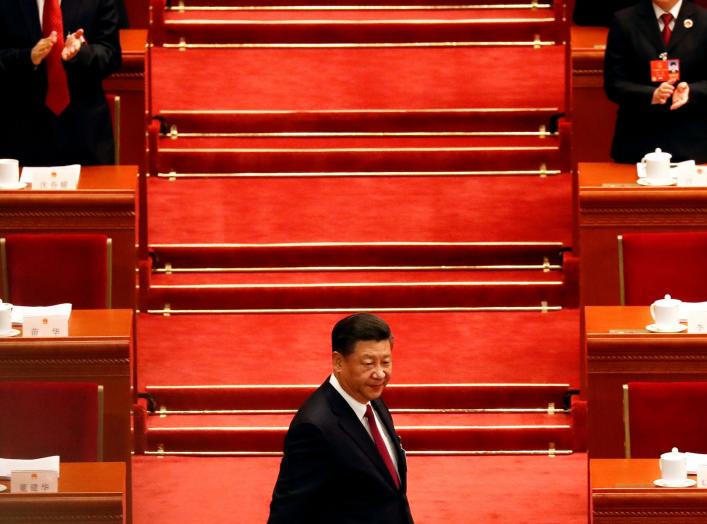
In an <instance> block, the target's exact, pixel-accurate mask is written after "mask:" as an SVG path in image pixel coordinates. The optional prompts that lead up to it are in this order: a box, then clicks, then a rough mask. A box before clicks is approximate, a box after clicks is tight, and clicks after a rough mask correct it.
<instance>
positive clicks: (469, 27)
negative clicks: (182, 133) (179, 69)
mask: <svg viewBox="0 0 707 524" xmlns="http://www.w3.org/2000/svg"><path fill="white" fill-rule="evenodd" d="M154 17H155V20H156V23H155V24H154V25H153V35H154V41H155V44H157V45H169V44H172V45H174V44H181V45H193V44H267V43H288V44H296V43H313V44H317V43H380V42H385V43H404V42H479V43H480V42H484V43H491V42H492V43H495V44H497V45H506V46H510V45H523V44H525V45H532V44H533V43H539V42H552V43H555V42H557V41H560V40H561V38H562V33H563V24H562V23H561V22H558V20H557V19H555V17H554V12H553V9H552V8H549V7H546V8H539V9H533V10H530V9H520V8H517V9H475V8H474V7H473V6H468V7H467V8H466V9H446V10H445V9H427V10H425V9H397V10H392V9H378V10H374V9H365V10H346V11H344V10H333V9H327V10H316V9H306V10H299V11H298V10H293V9H280V10H277V9H268V10H256V9H240V10H238V9H230V10H224V9H219V10H215V9H213V8H212V9H199V10H197V9H190V10H188V11H185V10H181V9H179V8H171V9H169V8H168V9H167V10H166V11H165V12H163V13H160V12H159V7H158V8H156V10H155V14H154Z"/></svg>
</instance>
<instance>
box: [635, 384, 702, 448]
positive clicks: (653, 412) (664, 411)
mask: <svg viewBox="0 0 707 524" xmlns="http://www.w3.org/2000/svg"><path fill="white" fill-rule="evenodd" d="M706 432H707V382H630V383H628V384H624V446H625V454H626V458H657V457H658V456H660V454H661V453H665V452H666V451H670V450H671V449H672V448H673V447H677V448H678V449H679V450H680V451H691V452H694V453H707V439H705V434H707V433H706Z"/></svg>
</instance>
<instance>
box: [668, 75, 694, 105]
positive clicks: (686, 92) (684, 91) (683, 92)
mask: <svg viewBox="0 0 707 524" xmlns="http://www.w3.org/2000/svg"><path fill="white" fill-rule="evenodd" d="M689 99H690V86H689V84H688V83H687V82H680V83H679V84H678V86H677V87H676V88H675V91H674V92H673V103H672V105H671V106H670V110H671V111H672V110H673V109H677V108H678V107H682V106H684V105H685V104H687V101H688V100H689Z"/></svg>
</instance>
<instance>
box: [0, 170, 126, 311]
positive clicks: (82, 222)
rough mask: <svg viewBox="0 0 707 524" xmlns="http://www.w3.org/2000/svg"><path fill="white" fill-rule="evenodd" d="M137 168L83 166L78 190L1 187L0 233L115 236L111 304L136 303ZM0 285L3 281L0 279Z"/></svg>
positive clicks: (118, 306)
mask: <svg viewBox="0 0 707 524" xmlns="http://www.w3.org/2000/svg"><path fill="white" fill-rule="evenodd" d="M137 182H138V180H137V168H136V167H135V166H86V167H83V168H82V169H81V177H80V179H79V187H78V189H77V190H76V191H32V190H28V189H25V190H20V191H0V235H6V234H9V233H101V234H105V235H108V236H109V237H111V238H112V239H113V290H112V291H113V307H115V308H133V307H134V305H135V267H136V252H135V242H136V209H137V207H136V206H137ZM0 291H1V292H3V294H4V289H2V282H0Z"/></svg>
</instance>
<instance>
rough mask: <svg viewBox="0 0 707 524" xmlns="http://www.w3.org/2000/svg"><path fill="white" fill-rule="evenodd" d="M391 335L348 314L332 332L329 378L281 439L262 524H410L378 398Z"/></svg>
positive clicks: (395, 440)
mask: <svg viewBox="0 0 707 524" xmlns="http://www.w3.org/2000/svg"><path fill="white" fill-rule="evenodd" d="M392 345H393V337H392V335H391V332H390V328H389V327H388V325H387V324H386V323H385V321H384V320H383V319H381V318H379V317H377V316H375V315H370V314H356V315H351V316H349V317H346V318H344V319H342V320H340V321H339V322H338V323H337V324H336V326H334V329H333V331H332V350H333V352H332V364H333V373H332V375H331V376H330V377H329V378H328V379H327V380H326V381H325V382H324V384H322V385H321V386H320V387H319V388H318V389H317V390H316V391H315V392H314V393H313V394H312V396H310V397H309V399H307V401H306V402H305V403H304V405H303V406H302V407H301V408H300V410H299V411H298V412H297V415H295V417H294V419H293V420H292V423H291V424H290V429H289V431H288V432H287V436H286V437H285V454H284V457H283V459H282V463H281V464H280V475H279V476H278V479H277V483H276V484H275V490H274V492H273V497H272V502H271V503H270V518H269V520H268V522H269V523H270V524H280V523H282V524H285V523H286V524H300V523H301V524H412V522H413V521H412V516H411V514H410V507H409V505H408V501H407V495H406V490H407V475H406V473H407V466H406V462H405V452H404V451H403V449H402V447H401V445H400V439H399V437H398V436H397V434H396V433H395V428H394V427H393V419H392V418H391V416H390V412H389V411H388V408H387V407H386V405H385V403H384V402H383V400H382V399H381V398H380V396H381V394H382V393H383V389H384V388H385V386H386V384H387V383H388V381H389V380H390V373H391V369H392V353H391V350H392Z"/></svg>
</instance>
